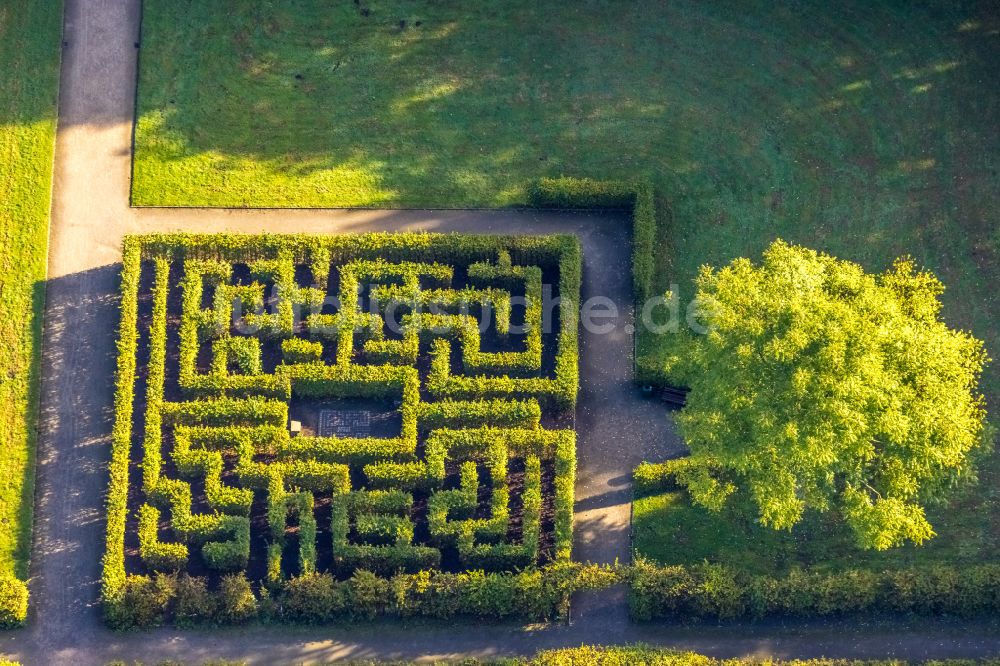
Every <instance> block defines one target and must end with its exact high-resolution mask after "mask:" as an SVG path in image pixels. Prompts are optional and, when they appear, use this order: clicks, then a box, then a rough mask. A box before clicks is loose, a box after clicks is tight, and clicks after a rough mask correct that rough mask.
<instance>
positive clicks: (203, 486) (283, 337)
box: [137, 237, 579, 582]
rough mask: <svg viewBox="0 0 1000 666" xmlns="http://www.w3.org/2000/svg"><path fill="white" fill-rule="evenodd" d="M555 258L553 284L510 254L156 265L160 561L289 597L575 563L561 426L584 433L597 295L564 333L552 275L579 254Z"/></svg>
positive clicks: (152, 337) (569, 314) (153, 379)
mask: <svg viewBox="0 0 1000 666" xmlns="http://www.w3.org/2000/svg"><path fill="white" fill-rule="evenodd" d="M559 238H560V239H562V237H559ZM551 245H552V246H553V247H554V248H557V249H558V251H555V252H552V253H551V257H545V256H544V255H542V256H543V262H541V263H544V264H546V265H547V267H546V269H545V270H543V267H542V265H536V264H529V263H527V262H523V261H521V260H519V258H516V259H512V256H511V252H509V251H508V250H506V249H503V248H502V246H501V247H500V248H499V249H494V250H493V251H492V254H487V253H485V252H480V254H481V255H482V256H481V257H480V258H478V259H475V258H474V255H475V253H472V254H473V257H472V258H470V259H469V260H466V261H464V262H462V261H453V262H451V263H443V262H442V263H439V262H438V261H424V260H414V261H408V260H402V259H393V260H385V259H381V258H379V257H378V256H377V255H375V256H372V254H371V253H367V254H366V253H364V252H358V253H357V254H356V256H354V257H350V256H348V257H345V258H344V259H343V260H342V261H340V262H338V261H336V260H334V259H331V257H330V254H329V253H328V252H326V251H324V250H323V249H322V248H320V249H315V248H314V249H312V250H310V251H309V252H306V253H303V252H298V254H299V255H300V256H298V257H297V256H295V254H296V253H293V252H292V251H291V250H285V249H281V248H280V247H278V248H276V249H275V250H274V252H272V253H271V254H272V256H270V257H268V258H265V259H259V260H251V261H247V262H240V261H230V260H226V259H224V258H219V257H218V256H213V253H212V252H195V251H187V252H174V253H163V254H162V255H159V256H157V255H156V254H155V253H147V254H148V255H149V256H148V257H147V259H151V261H147V269H146V271H145V272H146V274H147V275H149V276H151V278H150V279H148V280H146V281H147V282H151V283H152V285H151V294H152V295H151V300H152V305H151V310H152V314H151V316H150V317H149V336H148V340H149V361H148V376H147V385H146V405H145V427H144V433H143V434H142V450H143V453H142V465H141V468H142V485H143V491H144V500H143V501H141V502H140V505H139V506H138V514H137V515H138V519H139V520H138V526H137V529H138V534H139V559H140V560H141V563H142V565H143V566H144V567H145V568H146V569H152V570H190V571H195V572H197V571H198V570H200V569H201V568H202V567H205V568H207V569H209V570H215V571H219V572H225V571H235V570H247V569H251V570H253V569H255V568H256V575H252V576H251V577H257V578H261V577H264V578H266V579H267V580H269V581H272V582H279V581H280V580H282V579H284V578H286V577H288V576H289V575H297V574H301V573H308V572H311V571H316V570H325V569H330V570H332V571H333V572H334V573H336V574H337V575H341V576H344V575H349V574H350V572H351V571H353V570H355V569H358V568H363V569H367V570H372V571H376V572H378V573H381V574H385V575H388V574H390V573H393V572H395V571H399V570H405V571H417V570H421V569H427V568H438V567H444V568H451V569H478V568H483V569H487V570H511V569H515V568H519V567H524V566H527V565H532V564H539V563H544V562H545V561H550V560H552V559H565V558H568V557H569V543H570V541H571V529H572V528H571V521H572V487H573V476H574V469H575V452H574V445H575V444H574V443H575V438H574V433H573V431H572V430H571V429H570V428H569V427H561V428H560V427H556V426H552V425H551V424H552V423H560V420H559V416H560V415H562V417H563V418H564V419H566V420H565V421H563V422H565V423H571V417H569V418H568V419H567V415H568V414H570V413H571V408H572V405H573V401H574V400H575V391H576V330H575V329H576V316H575V307H576V300H577V294H565V293H558V294H557V295H558V296H560V297H561V298H562V299H563V302H562V303H561V304H559V305H558V306H557V307H556V308H555V309H553V310H552V314H553V315H554V316H553V317H552V320H553V321H547V320H546V315H547V314H548V313H546V311H545V310H546V303H545V300H546V299H545V293H544V289H545V286H544V285H545V284H546V281H545V279H544V278H545V277H546V276H547V275H552V276H553V277H554V276H556V275H558V273H559V272H560V269H562V270H565V265H566V257H565V254H566V251H567V250H566V248H571V249H575V250H576V253H575V255H574V257H575V259H576V262H577V268H576V272H577V274H578V272H579V268H578V262H579V252H578V247H577V246H576V241H575V239H573V240H572V242H570V241H568V240H566V239H562V242H561V243H552V244H551ZM189 250H190V248H189ZM445 254H447V253H445ZM571 254H572V252H571ZM415 256H416V255H415ZM434 256H438V254H435V255H434ZM515 257H516V254H515ZM553 282H555V289H556V291H557V292H558V291H560V290H565V289H566V281H565V280H558V281H557V280H553ZM574 286H575V289H576V291H577V292H578V277H577V281H576V284H575V285H574ZM568 304H569V305H568ZM550 329H551V330H550ZM547 347H548V348H547ZM570 347H571V348H570ZM387 417H388V418H387ZM295 420H301V422H303V423H306V424H307V427H306V428H304V429H303V431H302V433H301V434H298V435H297V436H295V435H293V434H292V433H290V431H289V425H290V423H291V422H292V421H295ZM543 420H544V421H545V422H546V423H548V424H550V427H543V425H542V422H543ZM310 422H311V423H313V424H314V425H312V427H309V423H310ZM380 422H381V423H382V426H383V427H381V430H382V431H379V430H380V427H379V423H380ZM386 422H388V423H391V426H390V429H391V430H392V431H393V432H385V431H384V430H385V428H384V426H385V423H386ZM250 573H251V574H253V573H254V572H253V571H250Z"/></svg>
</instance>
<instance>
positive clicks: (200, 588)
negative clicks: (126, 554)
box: [105, 562, 618, 630]
mask: <svg viewBox="0 0 1000 666" xmlns="http://www.w3.org/2000/svg"><path fill="white" fill-rule="evenodd" d="M617 579H618V577H617V574H616V573H615V572H614V571H613V569H611V568H609V567H602V566H598V565H583V564H577V563H570V562H565V563H559V564H553V565H550V566H547V567H543V568H528V569H524V570H522V571H519V572H517V573H514V574H490V573H484V572H482V571H469V572H464V573H445V572H441V571H428V570H425V571H420V572H417V573H413V574H397V575H395V576H392V577H390V578H384V577H381V576H377V575H376V574H374V573H372V572H370V571H364V570H358V571H355V572H354V574H353V575H352V576H351V577H350V578H348V579H347V580H343V581H339V580H337V579H335V578H334V577H333V576H331V575H329V574H318V573H307V574H304V575H301V576H297V577H295V578H291V579H289V580H287V581H285V582H284V583H283V584H281V585H280V586H273V587H261V588H260V589H259V590H258V591H257V592H256V593H255V592H254V590H253V588H252V586H251V585H250V583H249V582H248V581H247V580H246V578H245V577H244V576H243V575H242V574H238V573H237V574H231V575H229V576H225V577H223V578H222V579H221V581H220V582H219V584H218V586H217V587H216V589H210V588H209V587H208V585H207V583H206V581H205V579H204V578H196V577H191V576H188V575H186V574H164V573H159V574H153V575H151V576H131V577H129V579H128V581H127V582H126V583H125V584H124V585H123V586H122V587H121V588H120V589H119V591H118V594H117V595H116V596H115V597H114V598H113V599H111V600H110V602H109V603H106V604H105V619H106V621H107V623H108V624H109V625H110V626H111V627H112V628H115V629H118V630H128V629H146V628H150V627H154V626H157V625H160V624H167V623H174V624H180V625H182V626H191V625H195V624H219V625H221V624H237V623H242V622H250V621H261V622H296V623H307V624H319V623H325V622H333V621H343V620H371V619H374V618H376V617H395V618H408V617H428V618H438V619H450V618H455V617H462V616H465V617H472V618H494V619H505V618H509V619H521V620H535V621H542V620H551V619H558V618H563V617H565V614H566V613H567V611H568V609H569V599H570V596H571V595H572V594H573V593H574V592H576V591H578V590H582V589H595V588H599V587H604V586H606V585H609V584H612V583H614V582H615V581H617Z"/></svg>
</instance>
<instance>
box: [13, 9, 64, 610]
mask: <svg viewBox="0 0 1000 666" xmlns="http://www.w3.org/2000/svg"><path fill="white" fill-rule="evenodd" d="M61 34H62V2H61V0H46V1H45V2H8V3H3V5H2V6H0V242H2V243H3V250H2V253H0V405H3V410H2V412H0V478H2V479H3V483H2V484H0V624H11V623H17V622H20V621H23V619H24V614H25V612H26V610H27V588H26V587H24V585H23V584H22V583H21V582H20V581H25V580H26V579H27V576H28V560H29V557H30V549H31V518H32V498H33V491H34V463H35V443H36V438H37V435H36V419H37V414H38V386H39V360H40V348H41V330H42V308H43V307H44V302H45V287H44V283H45V274H46V250H47V245H48V229H49V208H50V200H51V190H52V158H53V150H54V146H55V132H56V115H57V112H56V102H57V97H58V89H59V58H60V49H59V40H60V36H61Z"/></svg>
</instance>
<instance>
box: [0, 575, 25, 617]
mask: <svg viewBox="0 0 1000 666" xmlns="http://www.w3.org/2000/svg"><path fill="white" fill-rule="evenodd" d="M27 617H28V586H27V585H25V584H24V582H23V581H21V580H18V579H17V578H15V577H13V576H0V626H2V627H16V626H18V625H21V624H24V621H25V619H26V618H27Z"/></svg>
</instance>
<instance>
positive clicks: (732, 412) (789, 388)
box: [676, 240, 988, 550]
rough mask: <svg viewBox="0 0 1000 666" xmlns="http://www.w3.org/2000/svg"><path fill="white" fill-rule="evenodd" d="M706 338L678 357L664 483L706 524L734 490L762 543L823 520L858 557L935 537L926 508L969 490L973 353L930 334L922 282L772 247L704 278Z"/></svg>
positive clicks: (930, 290)
mask: <svg viewBox="0 0 1000 666" xmlns="http://www.w3.org/2000/svg"><path fill="white" fill-rule="evenodd" d="M697 284H698V292H697V298H698V300H699V302H700V305H701V309H702V311H703V313H704V320H703V321H704V323H705V324H706V326H707V329H708V332H707V334H706V335H704V336H700V337H699V339H698V340H697V341H696V342H695V343H694V344H693V345H692V349H691V351H692V354H691V357H690V363H691V368H692V370H691V373H690V376H691V382H690V385H691V393H690V395H689V396H688V401H687V407H686V408H685V409H684V411H683V412H681V414H680V415H679V416H678V419H677V420H678V423H679V425H680V428H681V432H682V434H683V435H684V438H685V440H686V441H687V444H688V446H689V447H690V448H691V458H690V463H691V464H689V465H686V466H685V467H683V468H681V469H678V470H677V471H676V475H677V478H678V480H679V481H680V482H681V483H682V484H683V485H685V486H686V487H687V488H688V491H689V492H690V493H691V497H692V498H693V499H694V501H696V502H698V503H699V504H701V505H703V506H705V507H707V508H709V509H712V510H720V509H721V507H722V506H723V505H724V504H725V503H726V502H728V501H730V499H731V497H732V496H733V494H734V493H735V492H736V491H737V489H741V490H744V491H746V492H747V493H748V494H749V496H750V498H751V500H752V501H753V503H754V504H755V505H756V507H757V509H758V512H759V517H760V521H761V523H762V524H764V525H768V526H771V527H774V528H776V529H787V528H791V527H792V526H793V525H795V524H796V523H798V522H799V521H800V520H801V518H802V516H803V513H804V512H805V510H806V509H809V508H812V509H816V510H819V511H828V510H836V511H838V512H839V513H840V514H841V515H842V517H843V518H844V521H845V522H846V524H847V525H848V526H849V527H850V528H851V529H852V530H853V532H854V534H855V536H856V537H857V540H858V543H859V545H861V546H862V547H865V548H874V549H878V550H884V549H887V548H891V547H893V546H897V545H899V544H901V543H903V542H905V541H913V542H916V543H920V542H922V541H924V540H926V539H928V538H930V537H931V536H933V534H934V532H933V530H932V528H931V525H930V523H929V522H928V521H927V519H926V518H925V515H924V505H925V503H926V501H927V500H929V499H936V498H940V497H942V496H944V494H945V492H946V491H947V490H948V489H950V488H952V487H953V486H954V483H955V481H956V480H961V479H964V478H968V477H972V476H973V475H974V471H975V469H974V462H975V453H976V452H977V449H978V447H981V446H983V445H984V444H986V443H987V442H986V436H987V433H986V430H985V416H986V413H985V407H984V401H983V397H982V396H981V395H980V393H979V390H978V386H977V384H978V380H979V376H980V374H981V372H982V369H983V367H984V365H985V363H987V361H988V358H987V356H986V353H985V350H984V348H983V343H982V342H981V341H979V340H977V339H976V338H974V337H972V336H971V335H970V334H968V333H965V332H961V331H954V330H952V329H950V328H948V326H947V325H946V324H945V323H944V322H943V321H942V320H941V318H940V316H939V311H940V308H941V303H940V301H939V299H938V297H939V295H940V294H941V292H942V291H943V290H944V287H943V285H941V283H940V282H939V281H938V280H937V278H936V277H934V275H932V274H930V273H928V272H920V271H917V270H916V269H915V267H914V265H913V263H912V261H910V260H906V259H903V260H899V261H897V262H896V264H895V265H894V266H893V268H892V269H890V270H889V271H887V272H885V273H882V274H879V275H872V274H867V273H865V272H864V270H863V269H862V267H861V266H859V265H857V264H854V263H851V262H847V261H840V260H838V259H835V258H833V257H830V256H828V255H825V254H821V253H817V252H815V251H813V250H809V249H806V248H802V247H798V246H794V245H788V244H787V243H784V242H782V241H780V240H779V241H776V242H775V243H774V244H773V245H772V246H771V247H770V248H769V249H768V250H767V251H766V252H765V253H764V260H763V263H761V264H760V265H754V264H753V263H752V262H751V261H749V260H747V259H737V260H735V261H733V262H732V264H730V265H729V266H726V267H724V268H722V269H720V270H714V269H711V268H708V267H706V268H704V269H703V270H702V273H701V275H700V277H699V278H698V282H697Z"/></svg>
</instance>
